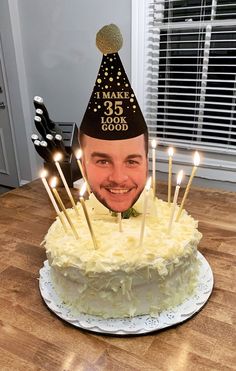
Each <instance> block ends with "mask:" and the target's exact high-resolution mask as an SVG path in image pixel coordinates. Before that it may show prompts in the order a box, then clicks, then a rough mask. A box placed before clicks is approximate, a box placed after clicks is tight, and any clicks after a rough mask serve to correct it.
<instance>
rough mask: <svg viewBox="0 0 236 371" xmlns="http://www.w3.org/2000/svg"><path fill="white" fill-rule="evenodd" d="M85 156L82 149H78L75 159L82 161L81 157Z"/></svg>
mask: <svg viewBox="0 0 236 371" xmlns="http://www.w3.org/2000/svg"><path fill="white" fill-rule="evenodd" d="M82 155H83V151H82V149H78V150H77V151H76V152H75V157H76V160H80V159H81V157H82Z"/></svg>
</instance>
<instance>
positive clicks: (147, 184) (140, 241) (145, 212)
mask: <svg viewBox="0 0 236 371" xmlns="http://www.w3.org/2000/svg"><path fill="white" fill-rule="evenodd" d="M151 182H152V178H151V177H150V178H148V180H147V183H146V185H145V190H146V192H145V194H144V202H143V218H142V224H141V230H140V238H139V246H142V244H143V236H144V228H145V221H146V214H147V204H148V195H149V191H150V187H151Z"/></svg>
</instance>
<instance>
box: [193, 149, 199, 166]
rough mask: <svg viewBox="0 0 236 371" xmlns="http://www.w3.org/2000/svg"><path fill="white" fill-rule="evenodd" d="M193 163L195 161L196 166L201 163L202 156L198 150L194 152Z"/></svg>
mask: <svg viewBox="0 0 236 371" xmlns="http://www.w3.org/2000/svg"><path fill="white" fill-rule="evenodd" d="M193 163H194V166H199V164H200V156H199V153H198V151H196V152H195V154H194V158H193Z"/></svg>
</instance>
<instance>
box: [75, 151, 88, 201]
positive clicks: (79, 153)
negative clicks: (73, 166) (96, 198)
mask: <svg viewBox="0 0 236 371" xmlns="http://www.w3.org/2000/svg"><path fill="white" fill-rule="evenodd" d="M82 155H83V152H82V149H78V151H77V152H75V157H76V160H77V164H78V166H79V169H80V172H81V175H82V177H83V179H84V182H85V183H86V186H87V191H88V193H89V195H90V193H91V189H90V186H89V184H88V181H87V179H86V176H85V174H84V169H83V166H82V164H81V158H82Z"/></svg>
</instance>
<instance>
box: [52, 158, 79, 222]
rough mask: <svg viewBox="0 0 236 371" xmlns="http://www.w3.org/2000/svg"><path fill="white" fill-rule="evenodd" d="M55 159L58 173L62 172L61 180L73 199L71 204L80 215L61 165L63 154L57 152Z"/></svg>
mask: <svg viewBox="0 0 236 371" xmlns="http://www.w3.org/2000/svg"><path fill="white" fill-rule="evenodd" d="M53 159H54V161H55V165H56V167H57V170H58V173H59V174H60V178H61V180H62V183H63V184H64V187H65V189H66V192H67V194H68V196H69V199H70V201H71V204H72V206H73V209H74V210H75V212H76V214H77V216H78V217H79V212H78V209H77V207H76V204H75V201H74V199H73V197H72V194H71V191H70V188H69V186H68V184H67V181H66V178H65V177H64V174H63V171H62V169H61V166H60V164H59V161H60V160H61V159H62V154H61V153H59V152H58V153H56V154H55V156H54V157H53Z"/></svg>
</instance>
